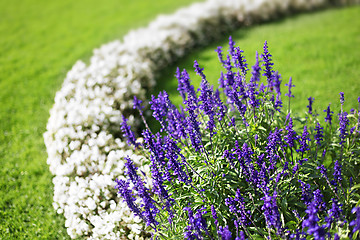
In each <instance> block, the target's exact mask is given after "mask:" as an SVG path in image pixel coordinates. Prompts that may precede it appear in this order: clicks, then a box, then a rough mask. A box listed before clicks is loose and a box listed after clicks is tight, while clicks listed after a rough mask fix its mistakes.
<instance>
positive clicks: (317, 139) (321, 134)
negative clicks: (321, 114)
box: [314, 123, 324, 145]
mask: <svg viewBox="0 0 360 240" xmlns="http://www.w3.org/2000/svg"><path fill="white" fill-rule="evenodd" d="M323 129H324V128H323V127H321V125H320V123H316V127H315V129H314V130H315V132H316V133H315V135H314V139H315V142H316V144H317V145H321V142H322V141H323V140H324V139H323V137H324V131H323Z"/></svg>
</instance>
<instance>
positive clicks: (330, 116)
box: [324, 104, 334, 125]
mask: <svg viewBox="0 0 360 240" xmlns="http://www.w3.org/2000/svg"><path fill="white" fill-rule="evenodd" d="M324 112H326V117H325V122H328V123H329V124H330V125H331V121H332V114H333V113H334V112H333V111H330V104H329V106H328V107H327V108H326V109H325V110H324Z"/></svg>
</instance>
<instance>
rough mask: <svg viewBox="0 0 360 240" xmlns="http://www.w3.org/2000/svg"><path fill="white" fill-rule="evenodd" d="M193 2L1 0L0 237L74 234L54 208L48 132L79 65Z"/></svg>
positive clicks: (31, 237)
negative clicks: (57, 103)
mask: <svg viewBox="0 0 360 240" xmlns="http://www.w3.org/2000/svg"><path fill="white" fill-rule="evenodd" d="M191 2H195V0H180V1H168V0H158V1H155V2H154V1H148V0H132V1H125V0H122V1H118V0H107V1H105V2H101V3H100V1H96V0H80V1H70V0H66V1H46V0H37V1H34V0H22V1H21V2H17V1H0V36H1V37H0V89H1V91H0V131H1V133H0V166H1V167H0V189H1V191H0V239H63V238H69V237H67V234H66V229H65V227H64V218H63V216H61V215H56V213H55V211H54V210H53V208H52V195H53V186H52V182H51V179H52V176H51V174H50V172H49V170H48V166H47V164H46V158H47V154H46V149H45V146H44V144H43V137H42V134H43V133H44V132H45V127H46V123H47V120H48V118H49V110H50V108H51V106H52V104H53V102H54V97H55V92H56V91H57V90H59V89H60V87H61V84H62V82H63V80H64V78H65V75H66V73H67V71H68V70H70V68H71V66H72V65H73V64H74V63H75V62H76V60H78V59H84V60H88V59H89V57H90V56H91V55H92V50H93V49H94V48H96V47H99V46H100V45H101V44H103V43H106V42H108V41H112V40H114V39H119V38H121V37H122V36H123V35H124V34H126V33H127V32H128V31H129V30H130V29H133V28H137V27H140V26H146V25H147V23H149V22H150V21H151V20H152V19H154V18H155V16H157V15H158V14H160V13H171V12H173V11H175V10H176V9H177V8H179V7H180V6H185V5H188V4H189V3H191Z"/></svg>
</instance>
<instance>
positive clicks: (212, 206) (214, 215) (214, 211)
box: [211, 205, 218, 226]
mask: <svg viewBox="0 0 360 240" xmlns="http://www.w3.org/2000/svg"><path fill="white" fill-rule="evenodd" d="M211 215H212V217H213V218H214V220H215V221H214V223H215V225H216V226H217V225H218V216H217V214H216V210H215V207H214V205H211Z"/></svg>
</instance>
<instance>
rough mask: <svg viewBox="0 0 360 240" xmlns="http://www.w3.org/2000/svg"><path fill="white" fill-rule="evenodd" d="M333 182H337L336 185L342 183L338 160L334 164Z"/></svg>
mask: <svg viewBox="0 0 360 240" xmlns="http://www.w3.org/2000/svg"><path fill="white" fill-rule="evenodd" d="M333 175H334V180H335V181H337V182H338V183H341V181H342V176H341V165H340V163H339V161H338V160H336V162H335V164H334V173H333Z"/></svg>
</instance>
